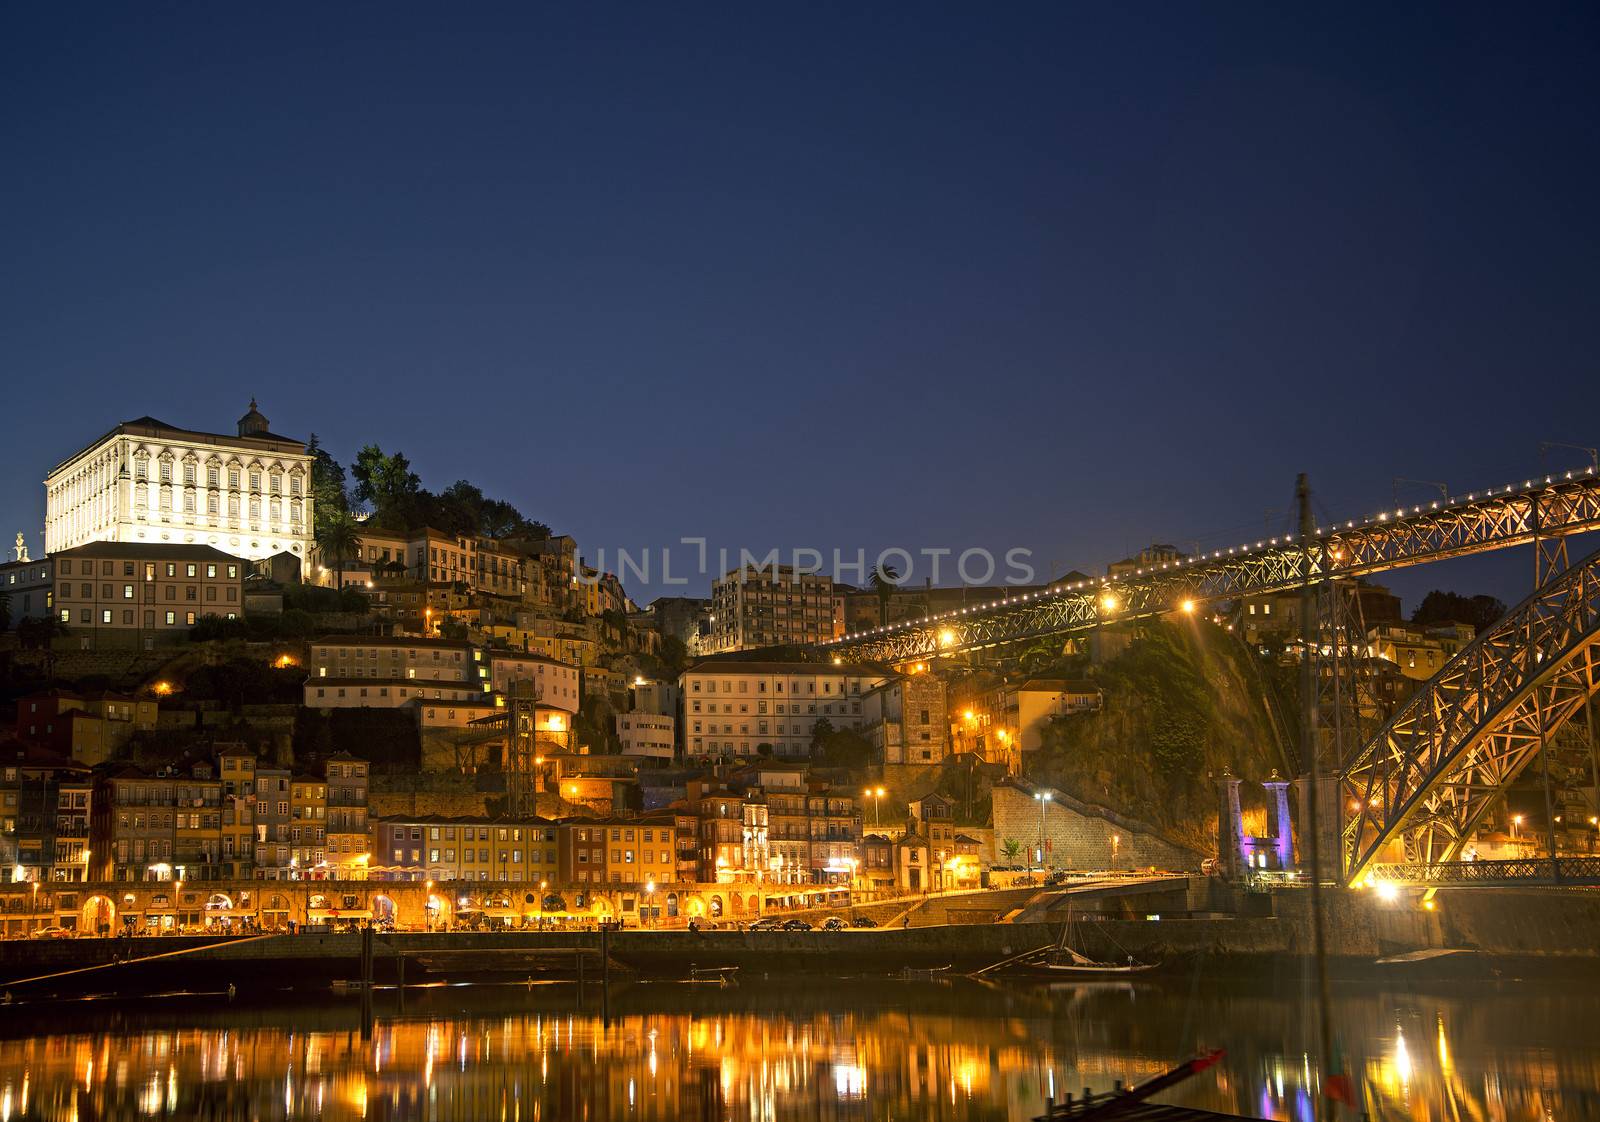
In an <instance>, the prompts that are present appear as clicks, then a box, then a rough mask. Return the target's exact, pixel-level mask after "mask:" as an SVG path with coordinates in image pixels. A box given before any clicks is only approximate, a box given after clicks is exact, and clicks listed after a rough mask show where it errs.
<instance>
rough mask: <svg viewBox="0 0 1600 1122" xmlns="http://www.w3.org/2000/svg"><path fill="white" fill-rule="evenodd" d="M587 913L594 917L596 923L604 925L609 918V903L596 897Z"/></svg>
mask: <svg viewBox="0 0 1600 1122" xmlns="http://www.w3.org/2000/svg"><path fill="white" fill-rule="evenodd" d="M589 911H590V912H591V913H592V914H593V915H594V918H595V920H596V921H597V922H599V923H605V922H606V921H607V920H609V919H610V918H611V901H610V900H607V899H606V898H605V897H604V896H596V897H595V899H594V903H593V904H592V905H590V907H589Z"/></svg>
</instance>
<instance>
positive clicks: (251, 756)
mask: <svg viewBox="0 0 1600 1122" xmlns="http://www.w3.org/2000/svg"><path fill="white" fill-rule="evenodd" d="M216 748H217V778H218V779H219V780H221V782H222V865H223V867H224V869H225V870H226V871H225V873H224V874H223V875H224V876H226V877H228V878H230V879H232V880H248V879H250V878H251V877H254V876H255V866H256V821H255V811H256V763H257V761H256V756H255V753H254V752H252V751H251V750H250V749H249V748H247V747H246V746H245V745H243V744H219V745H217V746H216Z"/></svg>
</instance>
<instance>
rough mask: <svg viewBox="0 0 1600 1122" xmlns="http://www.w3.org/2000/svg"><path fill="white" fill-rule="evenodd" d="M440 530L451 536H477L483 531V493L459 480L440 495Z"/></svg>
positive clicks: (463, 480)
mask: <svg viewBox="0 0 1600 1122" xmlns="http://www.w3.org/2000/svg"><path fill="white" fill-rule="evenodd" d="M437 521H438V523H439V529H441V530H444V531H446V532H448V533H451V534H477V533H481V532H482V529H483V492H482V491H480V490H479V489H478V488H477V487H475V486H473V485H472V484H471V483H468V482H467V481H466V480H465V479H458V480H456V481H455V482H454V483H452V484H450V486H448V487H446V488H445V489H444V490H443V491H441V492H440V493H439V503H438V519H437Z"/></svg>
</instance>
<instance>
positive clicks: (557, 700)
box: [488, 650, 583, 713]
mask: <svg viewBox="0 0 1600 1122" xmlns="http://www.w3.org/2000/svg"><path fill="white" fill-rule="evenodd" d="M488 657H489V684H490V685H491V686H492V687H493V688H494V689H495V691H496V692H498V693H505V694H509V693H510V692H511V683H513V682H531V683H533V685H534V688H535V690H536V691H537V694H536V696H537V698H538V701H539V703H540V704H541V705H546V706H549V707H551V708H554V709H564V710H566V711H567V712H568V713H576V712H577V711H578V703H579V701H580V700H581V697H582V692H583V691H582V686H583V682H582V677H581V672H580V671H579V669H578V667H577V666H574V665H572V664H570V663H565V662H561V661H558V660H557V659H553V658H550V657H548V656H546V655H543V654H537V653H534V652H531V651H501V650H490V651H489V652H488Z"/></svg>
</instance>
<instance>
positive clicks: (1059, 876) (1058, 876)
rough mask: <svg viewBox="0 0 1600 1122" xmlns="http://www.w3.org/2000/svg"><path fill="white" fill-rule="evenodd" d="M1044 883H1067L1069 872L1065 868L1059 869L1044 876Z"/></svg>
mask: <svg viewBox="0 0 1600 1122" xmlns="http://www.w3.org/2000/svg"><path fill="white" fill-rule="evenodd" d="M1044 883H1045V884H1046V885H1057V884H1066V883H1067V874H1066V873H1065V872H1064V871H1063V870H1061V869H1057V870H1056V871H1055V872H1053V873H1051V874H1050V875H1049V876H1047V877H1045V878H1044Z"/></svg>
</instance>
